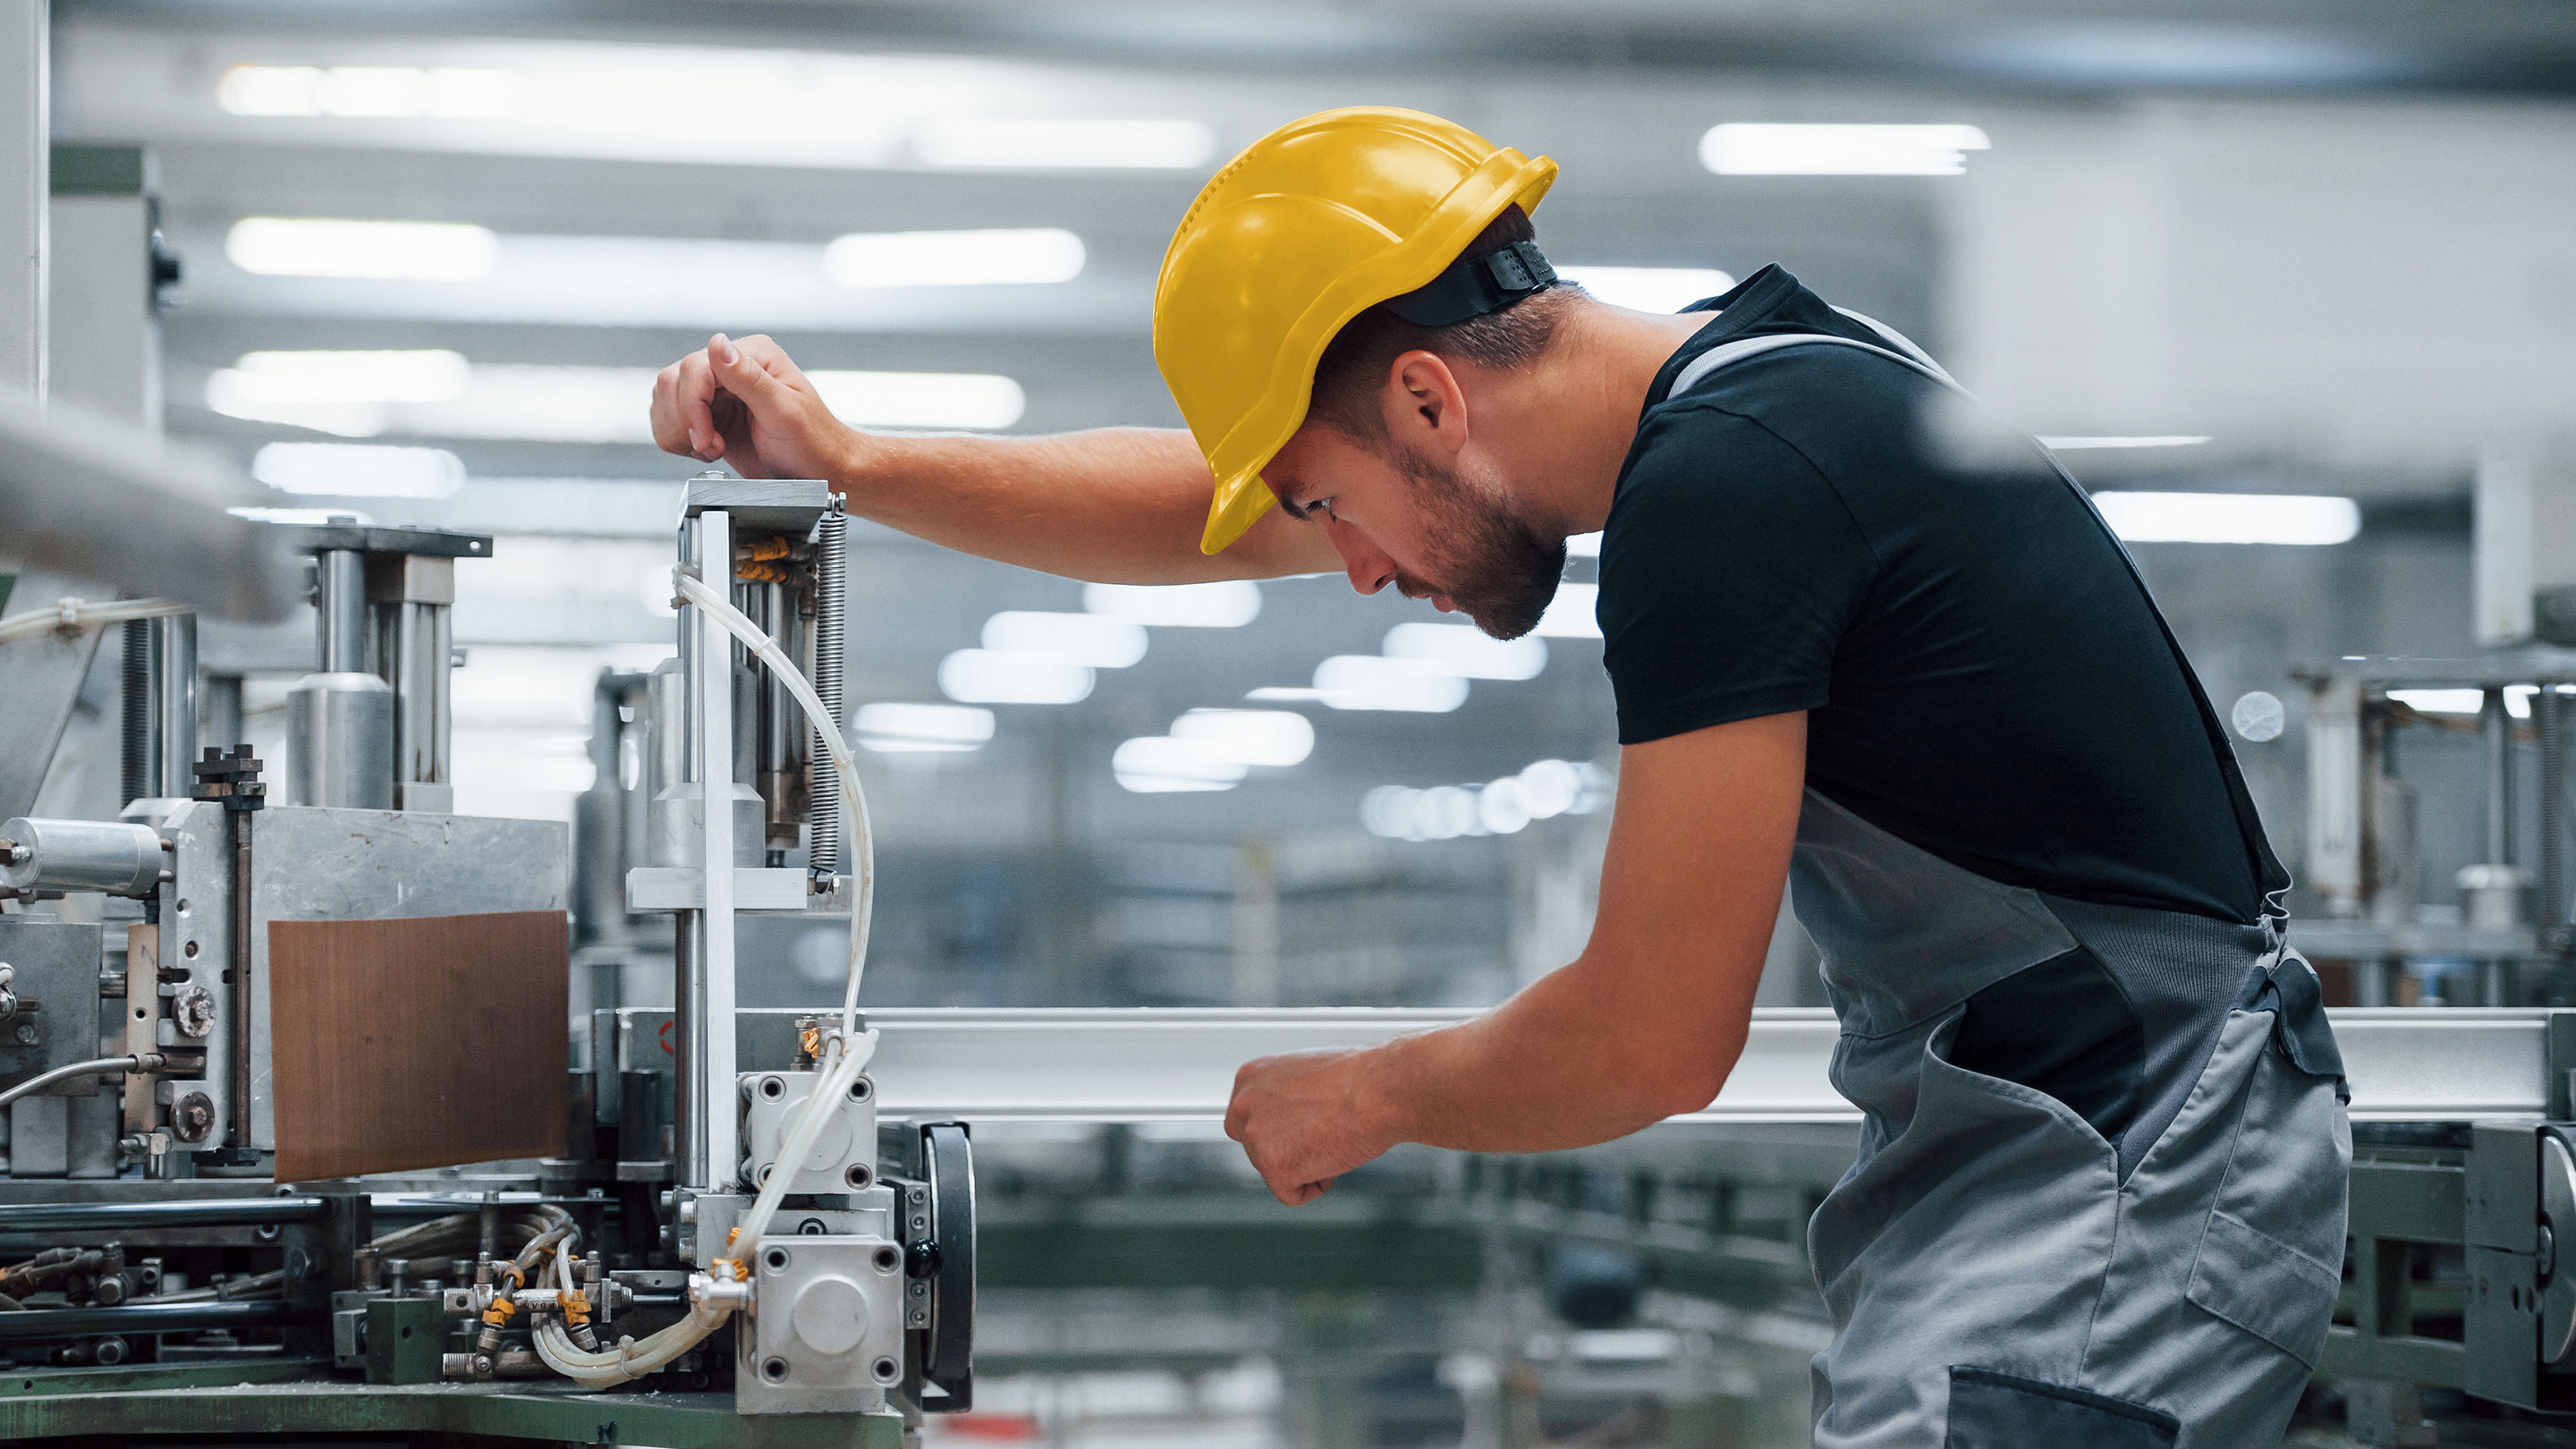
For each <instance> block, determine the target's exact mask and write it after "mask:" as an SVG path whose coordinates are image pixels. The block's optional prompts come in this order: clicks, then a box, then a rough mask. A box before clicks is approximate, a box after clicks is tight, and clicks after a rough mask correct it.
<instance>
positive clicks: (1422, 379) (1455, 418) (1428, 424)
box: [1382, 351, 1467, 453]
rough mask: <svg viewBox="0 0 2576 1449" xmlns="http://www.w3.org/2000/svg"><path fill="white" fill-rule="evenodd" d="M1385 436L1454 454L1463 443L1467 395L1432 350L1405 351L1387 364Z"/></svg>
mask: <svg viewBox="0 0 2576 1449" xmlns="http://www.w3.org/2000/svg"><path fill="white" fill-rule="evenodd" d="M1382 401H1383V403H1384V406H1385V408H1386V427H1387V436H1389V437H1390V438H1394V439H1397V440H1399V441H1403V440H1411V441H1412V442H1413V443H1416V444H1419V445H1423V446H1428V447H1433V448H1437V449H1440V450H1442V451H1444V452H1448V453H1455V452H1457V451H1458V450H1459V449H1461V448H1464V447H1465V446H1467V394H1466V390H1465V389H1464V388H1462V387H1460V386H1459V385H1458V374H1457V373H1455V372H1453V371H1451V370H1450V368H1449V363H1448V362H1447V360H1446V359H1444V358H1442V357H1441V356H1440V354H1438V353H1436V352H1423V351H1413V352H1407V353H1405V354H1403V355H1402V356H1400V357H1398V358H1396V359H1395V361H1394V362H1392V363H1390V364H1388V366H1387V385H1386V390H1385V392H1384V393H1383V394H1382Z"/></svg>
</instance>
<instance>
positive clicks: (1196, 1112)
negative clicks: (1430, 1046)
mask: <svg viewBox="0 0 2576 1449" xmlns="http://www.w3.org/2000/svg"><path fill="white" fill-rule="evenodd" d="M758 1014H760V1013H746V1015H747V1016H749V1015H758ZM1475 1015H1476V1013H1475V1012H1472V1011H1463V1010H1370V1009H1320V1010H1256V1011H1234V1010H1204V1011H1201V1010H983V1009H944V1008H926V1007H925V1008H912V1009H899V1010H880V1011H871V1012H869V1013H868V1014H867V1020H868V1025H870V1026H872V1027H874V1028H876V1029H877V1030H878V1032H879V1033H881V1040H880V1041H879V1043H878V1046H877V1055H876V1059H875V1061H874V1062H873V1063H871V1064H870V1068H869V1075H870V1076H871V1077H873V1078H874V1079H875V1080H876V1082H877V1083H878V1093H879V1105H878V1110H879V1111H880V1113H882V1114H883V1115H885V1116H887V1117H913V1118H922V1119H928V1118H937V1117H960V1118H965V1119H967V1120H969V1121H1014V1120H1018V1121H1077V1122H1132V1121H1192V1120H1208V1119H1213V1118H1221V1117H1223V1116H1224V1115H1225V1107H1226V1099H1227V1097H1228V1095H1229V1094H1230V1092H1231V1091H1232V1089H1233V1085H1234V1074H1235V1070H1236V1068H1238V1067H1240V1066H1242V1065H1243V1064H1244V1063H1245V1062H1247V1061H1250V1060H1252V1059H1253V1058H1255V1057H1261V1056H1272V1055H1276V1054H1278V1053H1281V1052H1293V1051H1311V1050H1316V1049H1319V1048H1327V1047H1367V1046H1375V1045H1378V1044H1380V1043H1383V1042H1387V1041H1391V1040H1393V1039H1394V1038H1396V1037H1399V1036H1403V1035H1406V1034H1408V1033H1411V1032H1418V1031H1427V1030H1431V1029H1433V1028H1436V1027H1442V1026H1448V1025H1451V1024H1453V1023H1456V1022H1460V1021H1465V1020H1468V1019H1470V1018H1471V1017H1473V1016H1475ZM2332 1016H2333V1020H2334V1027H2335V1034H2336V1037H2337V1039H2338V1040H2339V1041H2340V1042H2341V1044H2342V1047H2343V1054H2344V1063H2345V1067H2346V1071H2347V1073H2348V1075H2349V1077H2350V1080H2351V1083H2352V1093H2353V1100H2352V1115H2353V1117H2354V1118H2355V1119H2357V1120H2363V1121H2466V1120H2471V1119H2476V1118H2486V1117H2511V1116H2537V1115H2539V1114H2541V1113H2542V1112H2544V1111H2545V1110H2546V1109H2547V1105H2548V1088H2547V1076H2548V1055H2549V1054H2548V1040H2547V1039H2548V1018H2549V1013H2547V1012H2545V1011H2536V1010H2531V1011H2526V1010H2484V1009H2475V1008H2424V1009H2416V1008H2406V1009H2379V1010H2370V1009H2359V1008H2343V1009H2337V1010H2336V1011H2334V1012H2333V1013H2332ZM1839 1035H1840V1029H1839V1027H1838V1026H1837V1025H1836V1023H1835V1021H1834V1016H1833V1013H1832V1012H1830V1011H1826V1010H1821V1009H1815V1008H1798V1009H1788V1008H1783V1009H1765V1010H1760V1011H1756V1012H1755V1013H1754V1014H1753V1030H1752V1033H1751V1035H1750V1037H1749V1038H1748V1039H1747V1041H1746V1044H1745V1048H1744V1055H1743V1057H1742V1058H1741V1060H1739V1061H1738V1062H1737V1064H1736V1068H1735V1072H1734V1074H1733V1075H1732V1076H1730V1077H1729V1078H1728V1079H1727V1083H1726V1087H1725V1090H1723V1091H1721V1092H1720V1093H1718V1096H1717V1100H1716V1101H1714V1102H1711V1103H1710V1104H1709V1105H1708V1107H1707V1108H1706V1109H1704V1110H1702V1111H1698V1112H1690V1113H1684V1114H1682V1115H1681V1116H1678V1117H1676V1118H1673V1119H1671V1120H1674V1121H1678V1122H1746V1123H1749V1122H1851V1121H1857V1120H1859V1117H1860V1114H1859V1112H1858V1111H1856V1110H1855V1109H1854V1108H1853V1107H1852V1105H1851V1104H1850V1103H1849V1102H1846V1101H1844V1100H1843V1098H1842V1097H1841V1095H1840V1094H1838V1093H1837V1092H1835V1091H1834V1088H1833V1083H1832V1080H1831V1079H1830V1076H1829V1068H1830V1066H1831V1063H1832V1060H1833V1051H1834V1045H1835V1042H1836V1041H1837V1040H1838V1039H1839Z"/></svg>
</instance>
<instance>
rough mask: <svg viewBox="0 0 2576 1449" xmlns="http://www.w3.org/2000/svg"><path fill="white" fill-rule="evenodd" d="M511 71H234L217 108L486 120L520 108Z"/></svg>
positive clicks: (244, 112) (243, 112) (221, 85)
mask: <svg viewBox="0 0 2576 1449" xmlns="http://www.w3.org/2000/svg"><path fill="white" fill-rule="evenodd" d="M518 90H519V76H518V75H517V74H516V73H515V72H512V71H506V70H468V69H461V68H456V67H446V66H441V67H434V68H429V69H423V68H421V67H419V66H408V65H336V66H332V67H330V68H329V69H324V68H322V67H320V66H310V65H237V66H234V67H233V68H232V69H230V70H227V71H225V72H224V74H223V78H222V79H221V80H218V81H216V82H215V104H216V105H218V106H221V107H222V108H223V109H224V110H225V112H227V113H228V114H231V115H236V116H399V117H410V116H430V117H435V118H438V119H441V120H487V119H494V118H498V117H503V116H507V115H510V114H511V113H512V112H513V111H514V110H516V109H517V103H518Z"/></svg>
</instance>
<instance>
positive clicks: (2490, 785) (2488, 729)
mask: <svg viewBox="0 0 2576 1449" xmlns="http://www.w3.org/2000/svg"><path fill="white" fill-rule="evenodd" d="M2478 742H2479V744H2480V745H2481V746H2482V749H2481V752H2480V753H2481V759H2480V762H2479V763H2480V765H2481V767H2482V768H2481V771H2480V774H2481V777H2482V778H2481V783H2482V784H2483V785H2484V786H2485V791H2484V794H2485V807H2486V808H2485V810H2484V811H2483V815H2484V821H2483V823H2484V824H2485V826H2486V848H2487V855H2486V858H2487V862H2488V863H2489V864H2492V865H2511V864H2513V860H2514V853H2515V852H2514V845H2515V841H2514V830H2513V804H2514V801H2513V716H2512V715H2510V714H2508V713H2507V712H2506V711H2505V705H2504V691H2503V690H2501V689H2490V690H2488V691H2487V692H2486V699H2485V701H2484V702H2483V703H2482V704H2481V705H2480V706H2479V709H2478Z"/></svg>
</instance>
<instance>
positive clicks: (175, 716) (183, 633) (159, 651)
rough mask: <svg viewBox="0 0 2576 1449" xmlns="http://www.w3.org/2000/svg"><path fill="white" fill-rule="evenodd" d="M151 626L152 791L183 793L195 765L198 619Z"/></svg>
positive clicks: (183, 617) (179, 617)
mask: <svg viewBox="0 0 2576 1449" xmlns="http://www.w3.org/2000/svg"><path fill="white" fill-rule="evenodd" d="M151 625H152V715H153V718H152V771H151V782H152V793H153V794H154V795H185V794H187V793H188V789H189V786H190V784H191V783H192V781H191V779H190V776H189V773H188V770H189V767H190V766H191V765H194V764H195V763H196V761H197V616H196V615H194V614H165V615H163V616H162V617H160V618H158V619H154V620H152V621H151Z"/></svg>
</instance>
